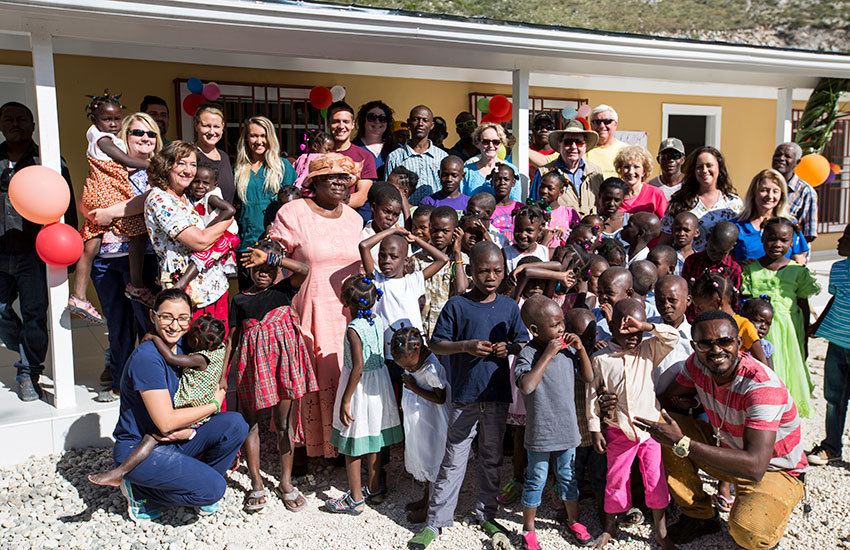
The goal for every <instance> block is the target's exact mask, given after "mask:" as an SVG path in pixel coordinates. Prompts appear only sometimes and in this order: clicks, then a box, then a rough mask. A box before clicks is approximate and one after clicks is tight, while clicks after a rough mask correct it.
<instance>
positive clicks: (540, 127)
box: [534, 124, 555, 132]
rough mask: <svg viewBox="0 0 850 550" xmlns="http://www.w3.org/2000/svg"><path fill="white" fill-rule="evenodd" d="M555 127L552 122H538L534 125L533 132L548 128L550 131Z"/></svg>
mask: <svg viewBox="0 0 850 550" xmlns="http://www.w3.org/2000/svg"><path fill="white" fill-rule="evenodd" d="M554 129H555V126H554V125H552V124H538V125H536V126H535V127H534V131H535V132H539V131H540V130H549V131H550V132H551V131H552V130H554Z"/></svg>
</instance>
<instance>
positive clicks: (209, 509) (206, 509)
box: [198, 501, 221, 516]
mask: <svg viewBox="0 0 850 550" xmlns="http://www.w3.org/2000/svg"><path fill="white" fill-rule="evenodd" d="M220 503H221V501H218V502H213V503H212V504H207V505H206V506H198V515H199V516H211V515H213V514H215V513H216V512H218V509H219V508H220V507H221V506H220Z"/></svg>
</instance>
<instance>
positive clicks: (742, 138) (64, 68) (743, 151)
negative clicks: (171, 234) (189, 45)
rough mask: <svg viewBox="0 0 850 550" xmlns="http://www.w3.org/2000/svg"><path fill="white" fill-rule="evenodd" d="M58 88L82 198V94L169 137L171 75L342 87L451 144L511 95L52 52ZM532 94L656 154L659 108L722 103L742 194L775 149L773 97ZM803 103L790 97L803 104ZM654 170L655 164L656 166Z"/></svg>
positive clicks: (0, 53) (10, 58)
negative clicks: (471, 119)
mask: <svg viewBox="0 0 850 550" xmlns="http://www.w3.org/2000/svg"><path fill="white" fill-rule="evenodd" d="M0 65H31V56H30V54H29V53H28V52H14V51H6V50H0ZM55 71H56V87H57V96H58V97H57V98H58V106H59V113H60V120H59V124H60V142H61V147H62V154H63V156H64V157H65V159H66V161H67V162H68V165H69V167H70V169H71V174H72V178H73V181H74V187H75V189H76V192H77V196H78V197H79V194H80V191H81V188H82V184H83V182H84V181H85V176H86V171H87V163H86V159H85V148H86V140H85V132H86V128H87V127H88V126H89V121H88V119H87V117H86V115H85V110H84V107H85V105H86V103H87V102H88V98H87V97H86V95H87V94H95V93H102V92H103V90H104V89H105V88H109V89H110V91H112V92H121V93H122V96H121V102H122V103H123V104H124V105H125V106H127V108H128V109H127V111H128V112H132V111H133V110H134V109H135V108H137V106H138V105H139V103H140V102H141V99H142V98H143V97H144V96H145V95H148V94H151V95H158V96H160V97H163V98H165V99H166V101H168V102H169V108H170V111H171V113H172V121H171V127H170V128H169V131H168V136H167V137H168V138H170V139H174V138H176V137H177V123H176V116H175V115H176V114H177V113H178V112H179V108H180V107H179V106H177V105H175V104H174V101H175V98H174V79H175V78H190V77H198V78H200V79H201V80H203V81H205V82H206V81H231V82H251V83H262V84H283V85H301V86H317V85H324V86H329V87H330V86H333V85H336V84H339V85H342V86H344V87H345V89H346V92H347V95H346V101H347V102H348V103H350V104H351V105H353V106H354V107H355V108H356V107H357V106H358V105H361V104H362V103H365V102H366V101H369V100H372V99H376V98H380V99H382V100H383V101H384V102H386V103H387V104H388V105H390V106H391V107H392V108H393V109H394V110H395V113H396V115H395V116H396V118H397V119H404V118H406V116H407V113H408V111H409V110H410V109H411V108H412V107H413V106H415V105H417V104H420V103H424V104H426V105H428V106H429V107H431V109H432V110H433V111H434V113H435V114H436V115H440V116H442V117H444V118H445V119H446V120H447V121H448V122H449V133H450V135H449V138H448V139H447V140H446V143H448V144H449V145H452V144H454V142H455V141H456V140H457V136H456V135H455V133H454V129H453V124H452V122H453V120H454V116H455V115H456V114H457V113H458V112H460V111H463V110H468V109H469V108H470V106H469V94H470V93H471V92H481V93H501V94H506V95H509V94H510V93H511V88H510V86H506V85H488V84H477V83H467V82H451V81H435V80H417V79H412V78H388V77H368V76H350V75H344V74H321V73H307V72H294V71H276V70H265V69H253V68H240V67H224V66H221V67H216V66H208V65H194V64H185V63H169V62H159V61H136V60H123V59H110V58H100V57H97V58H96V57H85V56H72V55H56V56H55ZM531 95H533V96H544V97H553V98H585V99H587V100H588V102H589V103H590V105H591V106H594V105H598V104H600V103H607V104H609V105H612V106H614V107H615V108H616V109H617V111H618V113H619V117H620V124H619V128H618V129H619V130H628V131H645V132H646V133H647V144H648V147H649V149H650V152H652V153H653V155H654V154H655V153H656V150H657V149H656V148H657V145H658V143H659V142H660V141H661V130H662V105H663V104H664V103H677V104H689V105H710V106H720V107H722V109H723V111H722V128H721V147H720V149H721V150H722V151H723V154H724V156H725V157H726V162H727V167H728V170H729V174H730V176H731V178H732V182H733V184H734V186H735V188H736V189H737V190H738V192H739V193H740V194H742V195H743V193H744V192H745V191H746V189H747V186H748V185H749V182H750V178H751V177H752V176H753V175H754V174H756V173H757V172H758V171H759V170H761V169H763V168H766V167H769V166H770V157H771V154H772V152H773V147H774V135H775V116H776V101H775V100H769V99H739V98H710V97H700V96H686V95H667V94H647V93H632V92H611V91H605V90H572V89H564V88H550V87H532V88H531ZM803 106H804V102H795V105H794V107H795V108H802V107H803ZM655 172H656V173H657V168H656V170H655ZM821 243H823V244H824V245H827V244H829V245H830V246H834V243H833V244H831V243H828V242H827V239H826V238H821V239H818V240H817V241H816V245H817V246H816V247H817V248H818V249H820V248H821V246H820V245H821Z"/></svg>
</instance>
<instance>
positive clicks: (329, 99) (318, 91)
mask: <svg viewBox="0 0 850 550" xmlns="http://www.w3.org/2000/svg"><path fill="white" fill-rule="evenodd" d="M333 101H334V96H333V94H332V93H331V91H330V90H329V89H327V88H326V87H324V86H316V87H315V88H313V89H312V90H310V105H312V106H313V107H315V108H316V109H327V108H328V107H330V106H331V103H333Z"/></svg>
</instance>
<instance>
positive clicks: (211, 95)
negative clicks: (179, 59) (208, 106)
mask: <svg viewBox="0 0 850 550" xmlns="http://www.w3.org/2000/svg"><path fill="white" fill-rule="evenodd" d="M186 87H187V88H189V92H190V93H189V95H187V96H186V97H185V98H184V99H183V111H184V112H185V113H186V114H187V115H189V116H195V113H196V112H197V110H198V107H200V105H201V103H203V102H204V101H215V100H216V99H218V98H219V97H221V88H219V87H218V84H216V83H215V82H209V83H208V84H207V85H206V86H205V85H204V83H203V82H201V79H200V78H195V77H192V78H190V79H189V81H188V82H186Z"/></svg>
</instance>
